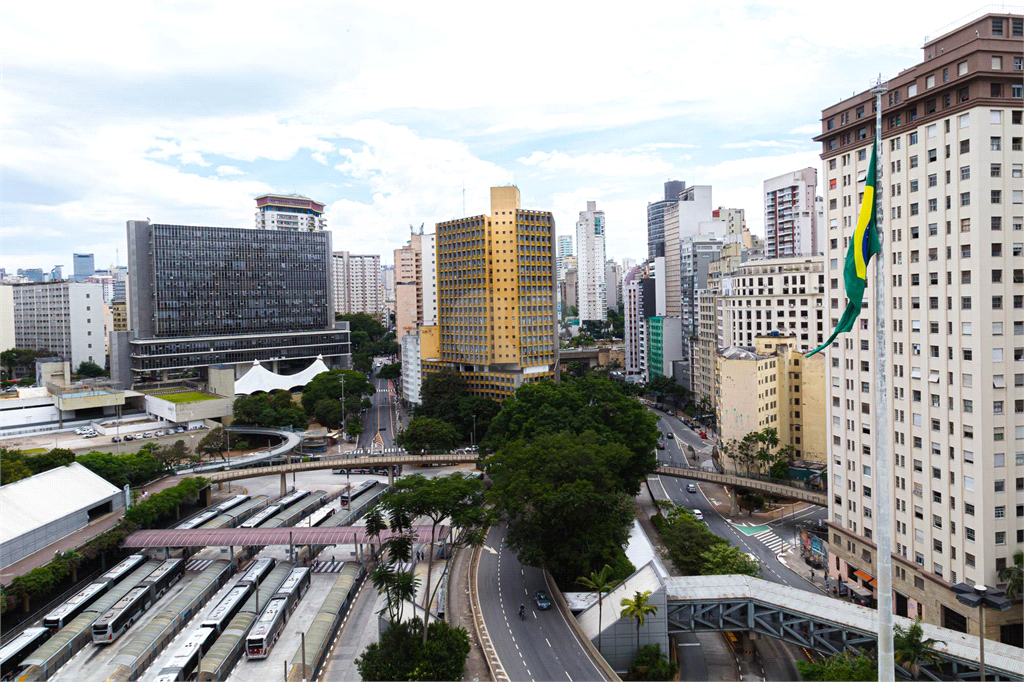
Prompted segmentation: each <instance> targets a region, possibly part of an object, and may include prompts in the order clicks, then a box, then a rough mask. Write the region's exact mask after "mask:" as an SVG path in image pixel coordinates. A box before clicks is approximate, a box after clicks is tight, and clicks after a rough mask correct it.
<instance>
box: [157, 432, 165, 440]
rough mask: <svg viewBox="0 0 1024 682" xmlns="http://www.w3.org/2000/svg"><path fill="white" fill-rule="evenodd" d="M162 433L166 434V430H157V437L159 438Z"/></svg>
mask: <svg viewBox="0 0 1024 682" xmlns="http://www.w3.org/2000/svg"><path fill="white" fill-rule="evenodd" d="M162 435H164V432H163V431H157V432H156V437H157V438H159V437H160V436H162Z"/></svg>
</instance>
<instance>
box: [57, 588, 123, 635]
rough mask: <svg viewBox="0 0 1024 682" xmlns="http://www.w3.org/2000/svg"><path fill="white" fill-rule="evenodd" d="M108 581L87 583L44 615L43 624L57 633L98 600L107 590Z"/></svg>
mask: <svg viewBox="0 0 1024 682" xmlns="http://www.w3.org/2000/svg"><path fill="white" fill-rule="evenodd" d="M107 585H108V583H105V582H102V583H100V582H97V583H90V584H88V585H86V586H85V587H84V588H83V589H81V590H79V591H78V592H76V593H75V595H74V596H72V597H71V598H70V599H68V600H67V601H66V602H64V603H63V604H61V605H60V606H58V607H57V608H55V609H54V610H53V611H50V612H49V613H48V614H46V615H45V616H44V617H43V626H44V627H46V628H48V629H49V630H50V632H51V633H55V632H57V631H58V630H60V629H61V628H62V627H64V626H65V625H67V624H68V623H70V622H71V621H73V620H74V619H75V618H76V617H77V616H78V615H79V614H80V613H82V611H85V608H86V607H87V606H89V604H92V603H93V602H94V601H96V600H97V599H98V598H99V597H100V595H101V594H103V593H104V592H106V591H107Z"/></svg>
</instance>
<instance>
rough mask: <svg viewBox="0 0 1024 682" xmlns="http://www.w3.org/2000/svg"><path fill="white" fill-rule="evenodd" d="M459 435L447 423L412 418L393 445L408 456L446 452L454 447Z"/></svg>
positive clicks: (425, 418) (423, 418)
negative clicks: (403, 450)
mask: <svg viewBox="0 0 1024 682" xmlns="http://www.w3.org/2000/svg"><path fill="white" fill-rule="evenodd" d="M458 440H459V434H458V432H457V431H456V430H455V427H453V426H452V425H451V424H449V423H448V422H444V421H441V420H440V419H431V418H430V417H413V418H412V419H411V420H410V421H409V423H408V424H407V425H406V427H405V429H403V430H402V431H401V433H399V434H398V436H397V437H396V438H395V443H397V444H398V445H399V446H400V447H403V448H405V450H406V451H407V452H409V453H410V454H419V453H421V452H423V451H424V450H426V451H427V452H448V451H450V450H451V449H452V448H454V447H455V444H456V443H457V442H458Z"/></svg>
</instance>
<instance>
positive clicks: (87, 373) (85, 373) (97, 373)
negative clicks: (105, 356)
mask: <svg viewBox="0 0 1024 682" xmlns="http://www.w3.org/2000/svg"><path fill="white" fill-rule="evenodd" d="M75 374H77V375H79V376H82V377H85V378H86V379H93V378H95V377H102V376H106V375H107V372H106V370H104V369H103V368H102V367H100V366H99V365H97V364H96V363H95V362H91V361H89V360H85V361H83V362H82V363H81V364H80V365H78V369H77V370H75Z"/></svg>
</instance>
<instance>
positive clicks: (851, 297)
mask: <svg viewBox="0 0 1024 682" xmlns="http://www.w3.org/2000/svg"><path fill="white" fill-rule="evenodd" d="M877 162H878V145H877V143H876V144H875V145H872V147H871V162H870V163H868V175H867V177H866V178H865V182H864V200H863V201H862V202H861V204H860V214H859V215H858V217H857V229H855V230H854V231H853V239H852V240H850V250H849V251H847V252H846V266H845V267H844V268H843V278H844V279H845V280H846V298H847V301H848V302H847V304H846V310H845V311H843V316H842V317H841V318H839V323H838V324H837V325H836V328H835V330H834V331H833V332H832V336H830V337H828V340H827V341H826V342H825V343H823V344H822V345H820V346H818V347H817V348H815V349H814V350H812V351H811V352H810V353H808V354H807V357H810V356H812V355H814V354H815V353H820V352H821V351H822V350H823V349H825V348H828V347H829V346H830V345H832V342H833V341H835V339H836V337H837V336H839V335H840V334H842V333H843V332H848V331H850V330H851V329H853V323H854V322H856V321H857V318H858V317H860V311H861V305H862V304H863V302H864V289H865V288H866V287H867V284H868V261H870V260H871V257H872V256H874V255H875V254H876V253H879V252H880V251H881V250H882V244H881V241H880V240H879V239H878V223H877V221H876V220H875V218H876V216H875V204H876V202H875V164H876V163H877Z"/></svg>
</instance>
